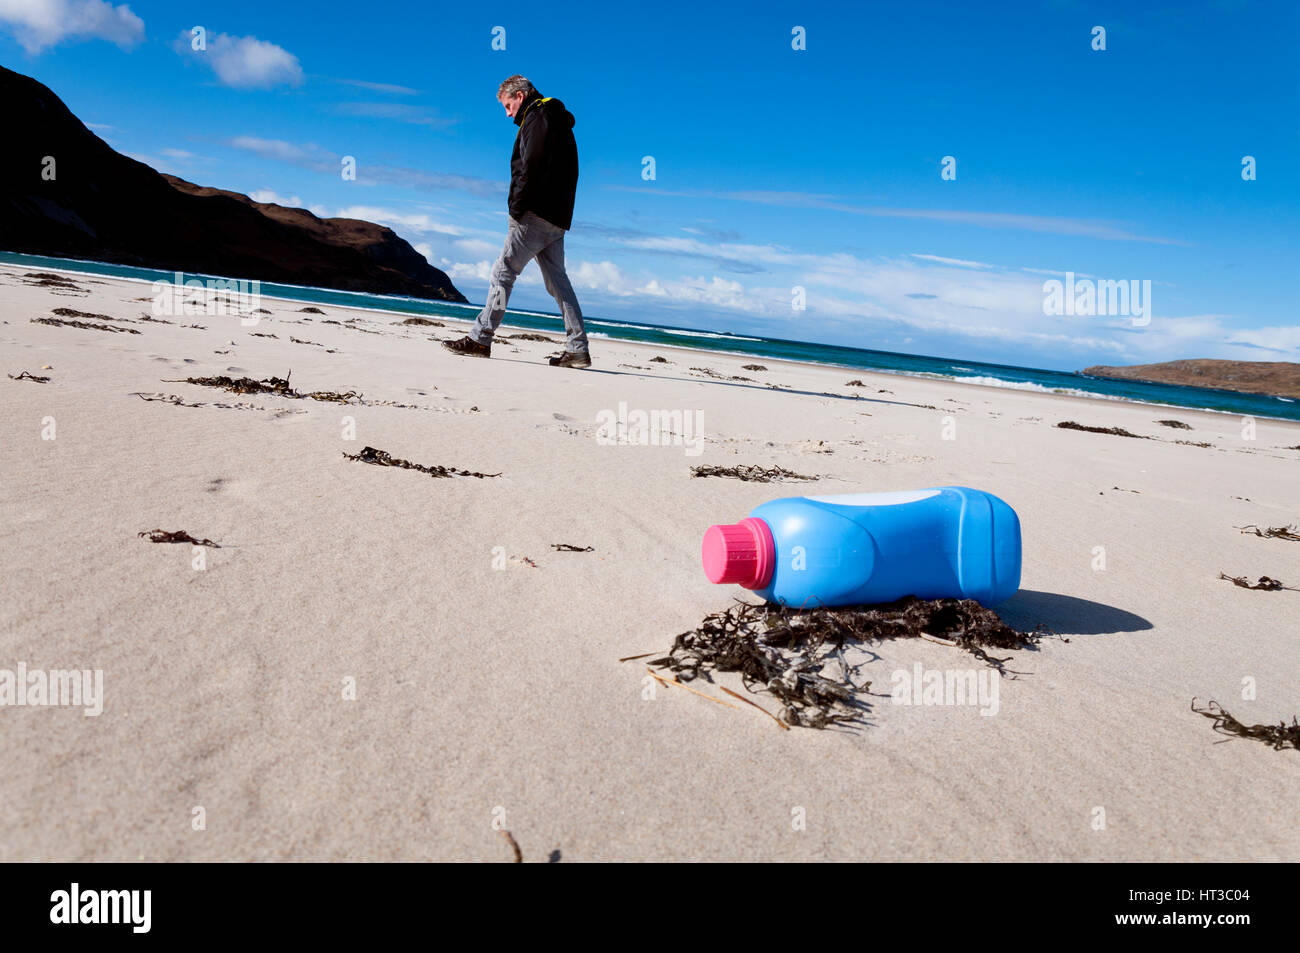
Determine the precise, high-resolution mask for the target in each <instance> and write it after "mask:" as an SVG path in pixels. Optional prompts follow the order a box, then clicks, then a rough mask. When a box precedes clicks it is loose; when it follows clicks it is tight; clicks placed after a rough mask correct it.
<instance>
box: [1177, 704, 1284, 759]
mask: <svg viewBox="0 0 1300 953" xmlns="http://www.w3.org/2000/svg"><path fill="white" fill-rule="evenodd" d="M1192 711H1194V712H1196V713H1197V714H1198V715H1204V716H1205V717H1206V718H1213V719H1214V730H1215V731H1217V732H1218V733H1219V734H1221V735H1230V736H1231V737H1228V738H1224V739H1223V740H1224V741H1231V740H1232V738H1254V739H1255V740H1256V741H1262V742H1264V744H1266V745H1268V746H1269V747H1270V748H1272V749H1273V750H1274V751H1281V750H1283V749H1284V748H1286V746H1287V745H1290V746H1291V747H1292V748H1295V749H1296V750H1297V751H1300V722H1297V721H1296V719H1295V716H1294V715H1293V716H1292V717H1291V724H1289V725H1288V724H1287V723H1286V720H1285V719H1283V720H1282V721H1279V722H1278V723H1277V724H1276V725H1243V724H1242V723H1241V722H1239V721H1238V720H1237V719H1236V718H1233V717H1232V715H1231V714H1230V713H1229V712H1228V711H1227V709H1225V708H1224V707H1223V706H1222V705H1220V704H1219V703H1218V702H1216V701H1215V700H1214V699H1210V703H1209V704H1208V705H1206V706H1205V707H1204V708H1197V707H1196V699H1195V698H1193V699H1192ZM1216 743H1217V744H1222V742H1216Z"/></svg>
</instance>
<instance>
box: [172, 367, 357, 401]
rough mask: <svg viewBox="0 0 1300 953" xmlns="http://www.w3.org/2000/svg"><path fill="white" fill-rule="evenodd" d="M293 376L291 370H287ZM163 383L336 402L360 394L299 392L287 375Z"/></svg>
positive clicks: (212, 378) (324, 391)
mask: <svg viewBox="0 0 1300 953" xmlns="http://www.w3.org/2000/svg"><path fill="white" fill-rule="evenodd" d="M289 376H290V377H292V376H293V372H292V371H290V372H289ZM163 383H164V384H199V385H200V386H203V387H220V388H221V389H222V390H228V391H230V392H231V393H235V394H274V395H275V396H277V397H292V398H294V399H297V400H301V399H303V398H306V397H310V398H311V399H312V400H328V401H333V402H334V403H337V404H346V403H350V402H351V401H352V400H354V399H357V398H359V397H360V396H361V395H360V394H358V393H357V392H356V391H354V390H350V391H348V392H347V393H345V394H340V393H339V392H338V391H332V390H313V391H308V392H307V393H305V394H304V393H300V392H299V391H296V390H294V389H293V388H292V387H291V386H289V377H266V378H263V379H262V380H260V381H255V380H253V379H252V378H251V377H227V376H225V375H224V374H222V375H219V376H217V377H184V378H181V379H180V380H169V379H167V378H164V379H163Z"/></svg>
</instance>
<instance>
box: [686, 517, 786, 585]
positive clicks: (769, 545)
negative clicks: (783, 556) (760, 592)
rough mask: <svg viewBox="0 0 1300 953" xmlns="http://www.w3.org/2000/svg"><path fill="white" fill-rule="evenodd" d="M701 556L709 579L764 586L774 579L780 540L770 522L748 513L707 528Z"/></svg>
mask: <svg viewBox="0 0 1300 953" xmlns="http://www.w3.org/2000/svg"><path fill="white" fill-rule="evenodd" d="M700 556H701V558H702V559H703V560H704V575H706V576H708V577H709V582H716V583H720V584H723V585H726V584H727V583H733V582H734V583H737V584H738V585H741V586H744V587H745V588H746V589H762V588H763V587H764V586H766V585H767V584H768V583H769V582H771V580H772V569H773V567H774V566H775V565H776V543H775V542H774V541H773V540H772V530H771V528H770V527H769V526H768V525H767V523H765V522H764V521H763V520H761V519H758V518H757V517H754V516H747V517H745V518H744V519H743V520H741V521H740V522H739V523H720V524H718V525H716V526H710V527H709V528H708V529H706V530H705V531H704V543H703V545H702V546H701V547H700Z"/></svg>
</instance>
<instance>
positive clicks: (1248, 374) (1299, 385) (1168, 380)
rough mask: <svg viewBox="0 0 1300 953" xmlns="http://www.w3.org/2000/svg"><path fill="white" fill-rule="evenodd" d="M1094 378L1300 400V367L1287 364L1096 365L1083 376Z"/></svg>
mask: <svg viewBox="0 0 1300 953" xmlns="http://www.w3.org/2000/svg"><path fill="white" fill-rule="evenodd" d="M1081 373H1083V374H1090V375H1092V376H1093V377H1110V378H1115V379H1118V380H1130V381H1152V382H1154V383H1157V384H1185V385H1187V386H1190V387H1213V388H1217V389H1219V390H1233V391H1239V392H1241V393H1243V394H1268V395H1271V396H1273V397H1290V398H1292V399H1296V398H1300V364H1293V363H1290V362H1288V361H1219V360H1214V359H1212V358H1193V359H1190V360H1185V361H1165V362H1164V363H1162V364H1134V365H1132V366H1131V367H1108V366H1106V365H1097V366H1095V367H1085V368H1084V369H1083V371H1082V372H1081Z"/></svg>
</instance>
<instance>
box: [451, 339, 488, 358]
mask: <svg viewBox="0 0 1300 953" xmlns="http://www.w3.org/2000/svg"><path fill="white" fill-rule="evenodd" d="M442 346H443V347H445V348H446V349H447V350H449V351H451V352H452V353H453V354H461V355H464V356H465V357H491V356H492V345H491V344H479V343H478V342H477V341H475V340H474V339H473V338H472V337H470V336H469V335H468V334H467V335H465V336H464V337H463V338H458V339H457V340H455V341H443V342H442Z"/></svg>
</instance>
